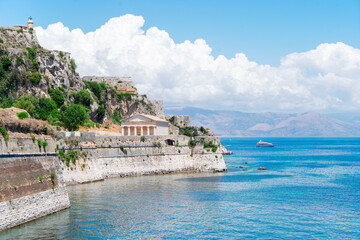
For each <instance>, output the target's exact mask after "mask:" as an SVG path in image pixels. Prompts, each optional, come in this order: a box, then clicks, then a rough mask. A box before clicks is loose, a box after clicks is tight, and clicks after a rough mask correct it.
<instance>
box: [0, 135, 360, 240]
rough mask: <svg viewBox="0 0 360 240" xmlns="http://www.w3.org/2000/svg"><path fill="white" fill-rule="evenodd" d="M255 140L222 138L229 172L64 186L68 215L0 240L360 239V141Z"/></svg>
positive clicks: (36, 223) (13, 231) (39, 222)
mask: <svg viewBox="0 0 360 240" xmlns="http://www.w3.org/2000/svg"><path fill="white" fill-rule="evenodd" d="M259 140H260V139H259V138H222V144H223V145H225V146H226V147H227V149H228V150H230V151H233V155H231V156H224V159H225V161H226V164H227V167H228V172H226V173H197V174H171V175H158V176H141V177H128V178H113V179H107V180H105V181H103V182H96V183H91V184H83V185H77V186H71V187H68V192H69V195H70V201H71V208H70V209H68V210H64V211H61V212H58V213H55V214H52V215H50V216H47V217H43V218H41V219H38V220H36V221H33V222H30V223H28V224H24V225H21V226H19V227H16V228H13V229H11V230H8V231H5V232H2V233H0V239H360V138H263V139H262V140H263V141H268V142H271V143H273V144H275V147H274V148H256V147H255V145H256V143H257V141H259ZM259 167H264V168H266V169H267V170H258V168H259ZM244 169H246V170H247V171H244Z"/></svg>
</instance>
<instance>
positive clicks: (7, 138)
mask: <svg viewBox="0 0 360 240" xmlns="http://www.w3.org/2000/svg"><path fill="white" fill-rule="evenodd" d="M0 133H1V135H3V137H4V139H5V141H8V140H9V135H8V133H7V130H6V128H5V127H0Z"/></svg>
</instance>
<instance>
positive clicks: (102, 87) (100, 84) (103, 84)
mask: <svg viewBox="0 0 360 240" xmlns="http://www.w3.org/2000/svg"><path fill="white" fill-rule="evenodd" d="M99 86H100V89H101V90H105V91H106V84H105V83H104V82H101V83H99Z"/></svg>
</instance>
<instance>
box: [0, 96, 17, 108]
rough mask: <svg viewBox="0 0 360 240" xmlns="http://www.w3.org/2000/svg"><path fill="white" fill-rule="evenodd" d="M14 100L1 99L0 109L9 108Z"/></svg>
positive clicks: (8, 98)
mask: <svg viewBox="0 0 360 240" xmlns="http://www.w3.org/2000/svg"><path fill="white" fill-rule="evenodd" d="M13 103H14V100H13V99H12V98H11V97H7V98H3V99H2V102H1V105H0V107H1V108H9V107H11V106H12V105H13Z"/></svg>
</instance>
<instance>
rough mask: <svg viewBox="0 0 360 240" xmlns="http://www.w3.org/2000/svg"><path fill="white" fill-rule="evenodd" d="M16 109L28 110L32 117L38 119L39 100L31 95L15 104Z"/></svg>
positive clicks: (19, 99)
mask: <svg viewBox="0 0 360 240" xmlns="http://www.w3.org/2000/svg"><path fill="white" fill-rule="evenodd" d="M14 106H15V107H17V108H21V109H24V110H26V111H27V112H28V113H29V114H30V115H31V116H32V117H34V118H38V115H37V112H38V111H39V108H40V107H39V99H38V98H36V97H35V96H32V95H29V96H25V97H19V98H18V99H17V100H16V102H15V104H14Z"/></svg>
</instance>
